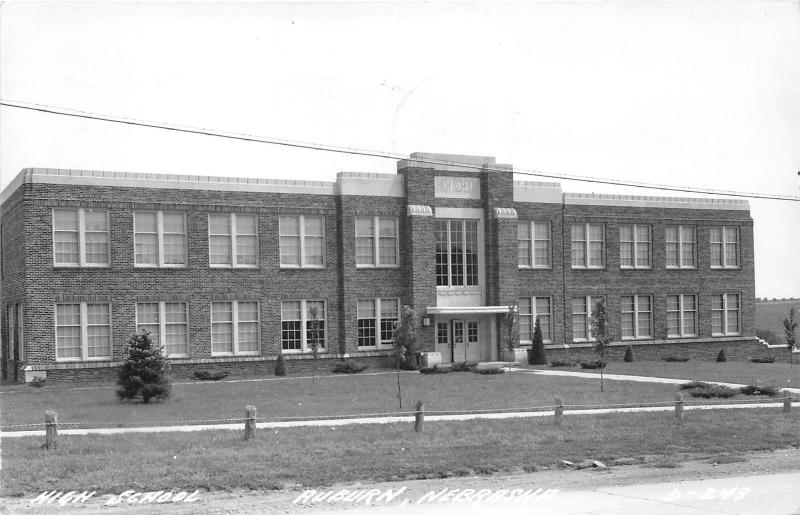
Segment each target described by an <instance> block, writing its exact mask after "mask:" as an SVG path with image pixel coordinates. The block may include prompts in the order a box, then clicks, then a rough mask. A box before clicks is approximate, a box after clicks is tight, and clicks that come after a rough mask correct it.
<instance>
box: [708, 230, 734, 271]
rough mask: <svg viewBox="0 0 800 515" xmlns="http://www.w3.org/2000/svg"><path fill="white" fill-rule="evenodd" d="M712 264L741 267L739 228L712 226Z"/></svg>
mask: <svg viewBox="0 0 800 515" xmlns="http://www.w3.org/2000/svg"><path fill="white" fill-rule="evenodd" d="M710 240H711V266H712V267H713V268H738V267H739V228H738V227H712V228H711V232H710Z"/></svg>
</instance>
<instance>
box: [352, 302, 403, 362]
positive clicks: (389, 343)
mask: <svg viewBox="0 0 800 515" xmlns="http://www.w3.org/2000/svg"><path fill="white" fill-rule="evenodd" d="M370 301H371V302H372V303H373V304H372V305H373V308H374V313H375V316H374V318H372V320H375V336H374V339H375V345H359V343H358V338H357V341H356V346H357V347H358V350H370V349H386V348H391V347H394V338H392V339H391V340H384V339H383V322H384V321H388V320H391V319H392V318H391V317H384V316H383V302H385V301H389V302H396V303H397V317H395V319H394V320H395V323H397V322H399V321H400V309H401V306H400V299H399V298H397V297H385V298H384V297H376V298H366V299H357V300H356V328H357V330H358V322H359V321H360V320H370V319H369V318H361V317H360V316H359V315H358V303H359V302H370ZM392 336H394V331H393V333H392Z"/></svg>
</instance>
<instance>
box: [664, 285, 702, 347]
mask: <svg viewBox="0 0 800 515" xmlns="http://www.w3.org/2000/svg"><path fill="white" fill-rule="evenodd" d="M682 336H697V296H696V295H667V338H677V337H682Z"/></svg>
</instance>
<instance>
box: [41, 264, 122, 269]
mask: <svg viewBox="0 0 800 515" xmlns="http://www.w3.org/2000/svg"><path fill="white" fill-rule="evenodd" d="M53 268H111V265H66V264H58V265H53Z"/></svg>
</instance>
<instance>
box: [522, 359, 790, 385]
mask: <svg viewBox="0 0 800 515" xmlns="http://www.w3.org/2000/svg"><path fill="white" fill-rule="evenodd" d="M535 368H541V369H543V370H574V371H578V372H591V373H597V374H599V373H600V371H599V370H584V369H581V368H580V367H575V368H569V367H558V368H554V367H535ZM605 372H606V373H607V374H627V375H638V376H651V377H672V378H676V379H687V380H692V379H697V380H701V381H720V382H725V383H741V384H753V385H767V386H777V387H780V388H800V364H798V363H795V364H794V368H790V366H789V363H750V362H742V361H727V362H724V363H717V362H716V361H686V362H684V363H668V362H665V361H634V362H633V363H625V362H623V361H612V362H610V363H609V364H608V366H606V369H605ZM609 383H610V382H609ZM607 384H608V383H607ZM626 384H631V383H626Z"/></svg>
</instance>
